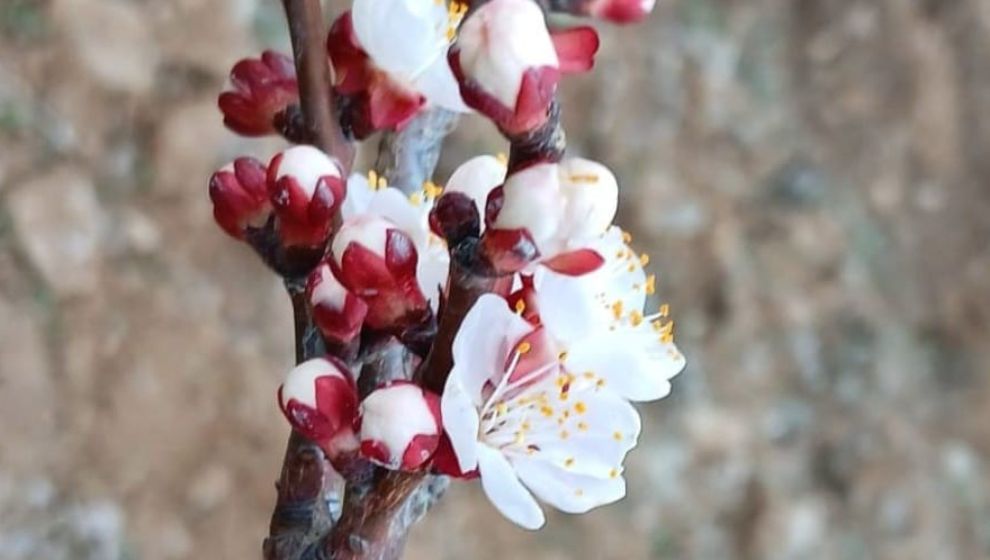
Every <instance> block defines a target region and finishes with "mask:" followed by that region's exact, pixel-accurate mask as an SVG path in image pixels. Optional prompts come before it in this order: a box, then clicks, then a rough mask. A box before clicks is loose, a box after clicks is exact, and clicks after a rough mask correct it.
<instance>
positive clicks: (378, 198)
mask: <svg viewBox="0 0 990 560" xmlns="http://www.w3.org/2000/svg"><path fill="white" fill-rule="evenodd" d="M421 208H422V207H417V206H413V204H412V203H411V202H409V198H408V197H407V196H406V195H404V194H403V193H402V191H400V190H399V189H396V188H393V187H388V188H384V189H381V190H378V191H375V193H374V194H373V195H372V197H371V201H370V202H369V204H368V212H369V213H371V214H375V215H378V216H381V217H383V218H385V219H387V220H388V221H390V222H392V223H393V224H395V225H397V226H399V229H401V230H402V231H404V232H406V234H407V235H409V238H410V239H412V241H413V243H414V244H415V245H416V248H417V249H419V248H420V247H424V246H425V245H426V240H427V237H428V235H429V230H428V226H427V222H426V214H425V213H424V212H423V210H422V209H421Z"/></svg>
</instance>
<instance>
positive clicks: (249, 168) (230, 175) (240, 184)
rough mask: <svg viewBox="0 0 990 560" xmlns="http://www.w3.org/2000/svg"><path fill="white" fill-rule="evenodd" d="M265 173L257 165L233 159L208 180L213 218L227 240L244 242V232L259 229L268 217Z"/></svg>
mask: <svg viewBox="0 0 990 560" xmlns="http://www.w3.org/2000/svg"><path fill="white" fill-rule="evenodd" d="M266 174H267V170H266V169H265V165H264V164H263V163H261V162H260V161H258V160H256V159H254V158H249V157H243V158H238V159H236V160H235V161H234V162H233V163H231V164H229V165H227V166H226V167H224V168H223V169H221V170H220V171H217V172H216V173H214V174H213V177H211V178H210V200H211V201H213V217H214V219H215V220H216V222H217V224H218V225H219V226H220V227H221V228H223V230H224V231H225V232H227V233H228V234H229V235H230V236H232V237H235V238H237V239H243V238H244V233H245V230H246V229H247V228H260V227H262V226H264V225H265V223H266V222H267V221H268V217H269V216H270V215H271V210H272V208H271V204H270V203H269V201H268V190H267V187H266V182H265V181H266V179H265V178H266Z"/></svg>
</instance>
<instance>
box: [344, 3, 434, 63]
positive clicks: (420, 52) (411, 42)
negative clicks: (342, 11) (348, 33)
mask: <svg viewBox="0 0 990 560" xmlns="http://www.w3.org/2000/svg"><path fill="white" fill-rule="evenodd" d="M351 17H352V19H353V22H354V33H355V34H356V35H357V38H358V42H359V43H361V46H362V47H363V48H364V50H365V52H367V53H368V55H369V56H371V59H372V60H374V61H375V64H376V65H377V66H378V67H379V68H381V69H382V70H385V71H386V72H388V73H389V74H391V75H392V76H393V77H395V78H397V79H399V80H402V81H412V80H413V79H415V78H416V77H417V76H418V75H419V74H421V73H422V72H423V71H424V70H425V69H426V68H427V67H428V66H430V65H431V64H433V62H434V61H435V60H436V59H437V58H438V57H440V56H442V54H443V53H444V51H445V49H446V47H447V36H446V33H447V5H446V3H445V2H435V1H433V0H354V6H353V8H352V11H351Z"/></svg>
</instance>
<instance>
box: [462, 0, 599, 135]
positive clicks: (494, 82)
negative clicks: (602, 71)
mask: <svg viewBox="0 0 990 560" xmlns="http://www.w3.org/2000/svg"><path fill="white" fill-rule="evenodd" d="M597 51H598V34H597V33H596V32H595V30H594V29H593V28H591V27H578V28H573V29H566V30H562V31H557V32H554V33H553V34H552V35H551V33H550V32H549V31H548V30H547V27H546V21H545V19H544V17H543V11H542V10H541V9H540V8H539V6H537V4H536V2H533V1H531V0H492V1H491V2H488V3H486V4H484V5H482V6H481V7H480V8H478V9H477V10H476V11H475V12H474V13H473V14H471V16H470V17H469V18H468V19H467V20H466V21H465V22H464V24H463V25H461V29H460V33H459V35H458V39H457V42H456V43H455V44H454V46H453V47H452V48H451V49H450V51H449V53H448V58H449V60H450V67H451V70H453V72H454V76H455V77H456V78H457V81H458V82H459V84H460V90H461V96H462V97H463V99H464V102H465V103H466V104H467V105H468V106H469V107H471V108H473V109H476V110H478V111H479V112H481V113H483V114H484V115H485V116H487V117H488V118H490V119H492V120H493V121H495V124H496V125H498V127H499V128H500V129H501V130H502V132H503V133H505V134H508V135H519V134H522V133H525V132H528V131H531V130H533V129H535V128H536V127H538V126H540V125H541V124H543V123H544V122H545V121H546V119H547V115H548V111H549V109H550V104H551V102H552V101H553V97H554V94H555V93H556V91H557V82H558V81H559V80H560V75H561V73H569V72H584V71H586V70H589V69H590V68H591V67H592V65H593V64H594V55H595V53H596V52H597Z"/></svg>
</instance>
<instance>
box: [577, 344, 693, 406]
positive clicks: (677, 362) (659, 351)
mask: <svg viewBox="0 0 990 560" xmlns="http://www.w3.org/2000/svg"><path fill="white" fill-rule="evenodd" d="M645 329H646V330H650V327H649V325H645ZM643 336H646V337H649V338H647V339H646V340H636V339H637V338H640V337H639V336H638V333H630V332H628V331H625V330H622V331H618V330H617V331H613V332H607V333H601V334H599V335H598V336H596V337H594V338H593V339H589V340H586V341H584V342H582V343H580V344H575V345H573V346H571V347H570V348H569V349H568V354H567V360H566V362H565V366H566V367H567V368H568V369H569V370H570V371H573V372H575V373H581V374H583V373H585V372H590V373H593V374H595V375H597V376H599V377H601V378H602V379H604V380H605V382H606V384H607V386H608V388H609V389H610V390H612V391H615V392H616V393H618V394H619V395H621V396H623V397H625V398H627V399H629V400H632V401H652V400H657V399H662V398H663V397H666V396H667V395H668V394H670V381H669V380H670V378H671V377H673V376H675V375H677V373H679V372H680V371H681V369H683V367H684V361H683V360H684V359H683V357H682V356H680V353H679V352H677V353H676V356H678V357H679V359H675V358H674V356H673V355H668V354H667V351H666V350H665V347H663V346H661V344H660V342H659V341H657V340H656V337H655V336H654V334H653V333H643ZM652 345H656V349H655V350H654V349H651V348H650V346H652Z"/></svg>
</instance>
